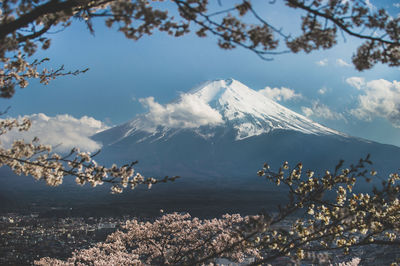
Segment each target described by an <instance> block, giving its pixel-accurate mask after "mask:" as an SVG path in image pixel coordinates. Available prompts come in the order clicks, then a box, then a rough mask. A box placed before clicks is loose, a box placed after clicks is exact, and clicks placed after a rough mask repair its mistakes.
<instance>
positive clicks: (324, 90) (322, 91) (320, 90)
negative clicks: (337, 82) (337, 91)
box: [318, 87, 328, 95]
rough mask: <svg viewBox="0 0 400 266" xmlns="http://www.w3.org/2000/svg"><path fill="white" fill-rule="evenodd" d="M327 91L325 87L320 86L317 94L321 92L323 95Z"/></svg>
mask: <svg viewBox="0 0 400 266" xmlns="http://www.w3.org/2000/svg"><path fill="white" fill-rule="evenodd" d="M327 92H328V88H327V87H322V88H321V89H319V90H318V94H321V95H324V94H325V93H327Z"/></svg>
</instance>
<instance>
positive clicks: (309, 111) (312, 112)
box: [301, 101, 346, 121]
mask: <svg viewBox="0 0 400 266" xmlns="http://www.w3.org/2000/svg"><path fill="white" fill-rule="evenodd" d="M301 111H302V112H303V114H304V115H305V116H307V117H310V116H314V117H320V118H323V119H327V120H344V121H346V118H345V117H344V116H343V114H341V113H337V112H335V111H332V110H331V109H329V107H328V106H326V105H324V104H322V103H320V102H319V101H313V103H312V106H311V107H306V106H302V107H301Z"/></svg>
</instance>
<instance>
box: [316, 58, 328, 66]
mask: <svg viewBox="0 0 400 266" xmlns="http://www.w3.org/2000/svg"><path fill="white" fill-rule="evenodd" d="M315 63H316V64H317V65H319V66H326V65H328V59H327V58H324V59H322V60H320V61H317V62H315Z"/></svg>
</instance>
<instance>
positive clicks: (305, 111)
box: [301, 106, 314, 117]
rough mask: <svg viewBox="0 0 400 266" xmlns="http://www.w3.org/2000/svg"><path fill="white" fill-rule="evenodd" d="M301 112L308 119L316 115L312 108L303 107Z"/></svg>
mask: <svg viewBox="0 0 400 266" xmlns="http://www.w3.org/2000/svg"><path fill="white" fill-rule="evenodd" d="M301 111H302V112H303V114H304V115H305V116H307V117H310V116H312V115H313V114H314V111H313V110H312V109H311V108H310V107H306V106H302V107H301Z"/></svg>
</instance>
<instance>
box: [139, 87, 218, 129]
mask: <svg viewBox="0 0 400 266" xmlns="http://www.w3.org/2000/svg"><path fill="white" fill-rule="evenodd" d="M139 101H140V103H142V104H143V105H144V106H145V107H147V108H148V109H149V112H148V113H146V114H145V115H144V116H145V118H146V120H147V122H148V123H149V125H148V126H149V129H150V128H152V127H154V126H158V125H161V126H165V127H170V128H177V127H179V128H196V127H199V126H203V125H209V124H211V125H217V124H220V123H223V120H222V116H221V114H220V113H219V112H218V111H217V110H215V109H213V108H211V107H210V106H209V105H208V104H207V103H205V102H204V101H203V100H201V99H200V98H199V97H198V96H196V95H192V94H182V95H181V98H180V101H178V102H174V103H169V104H166V105H162V104H159V103H157V102H156V101H155V100H154V97H148V98H142V99H139Z"/></svg>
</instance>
